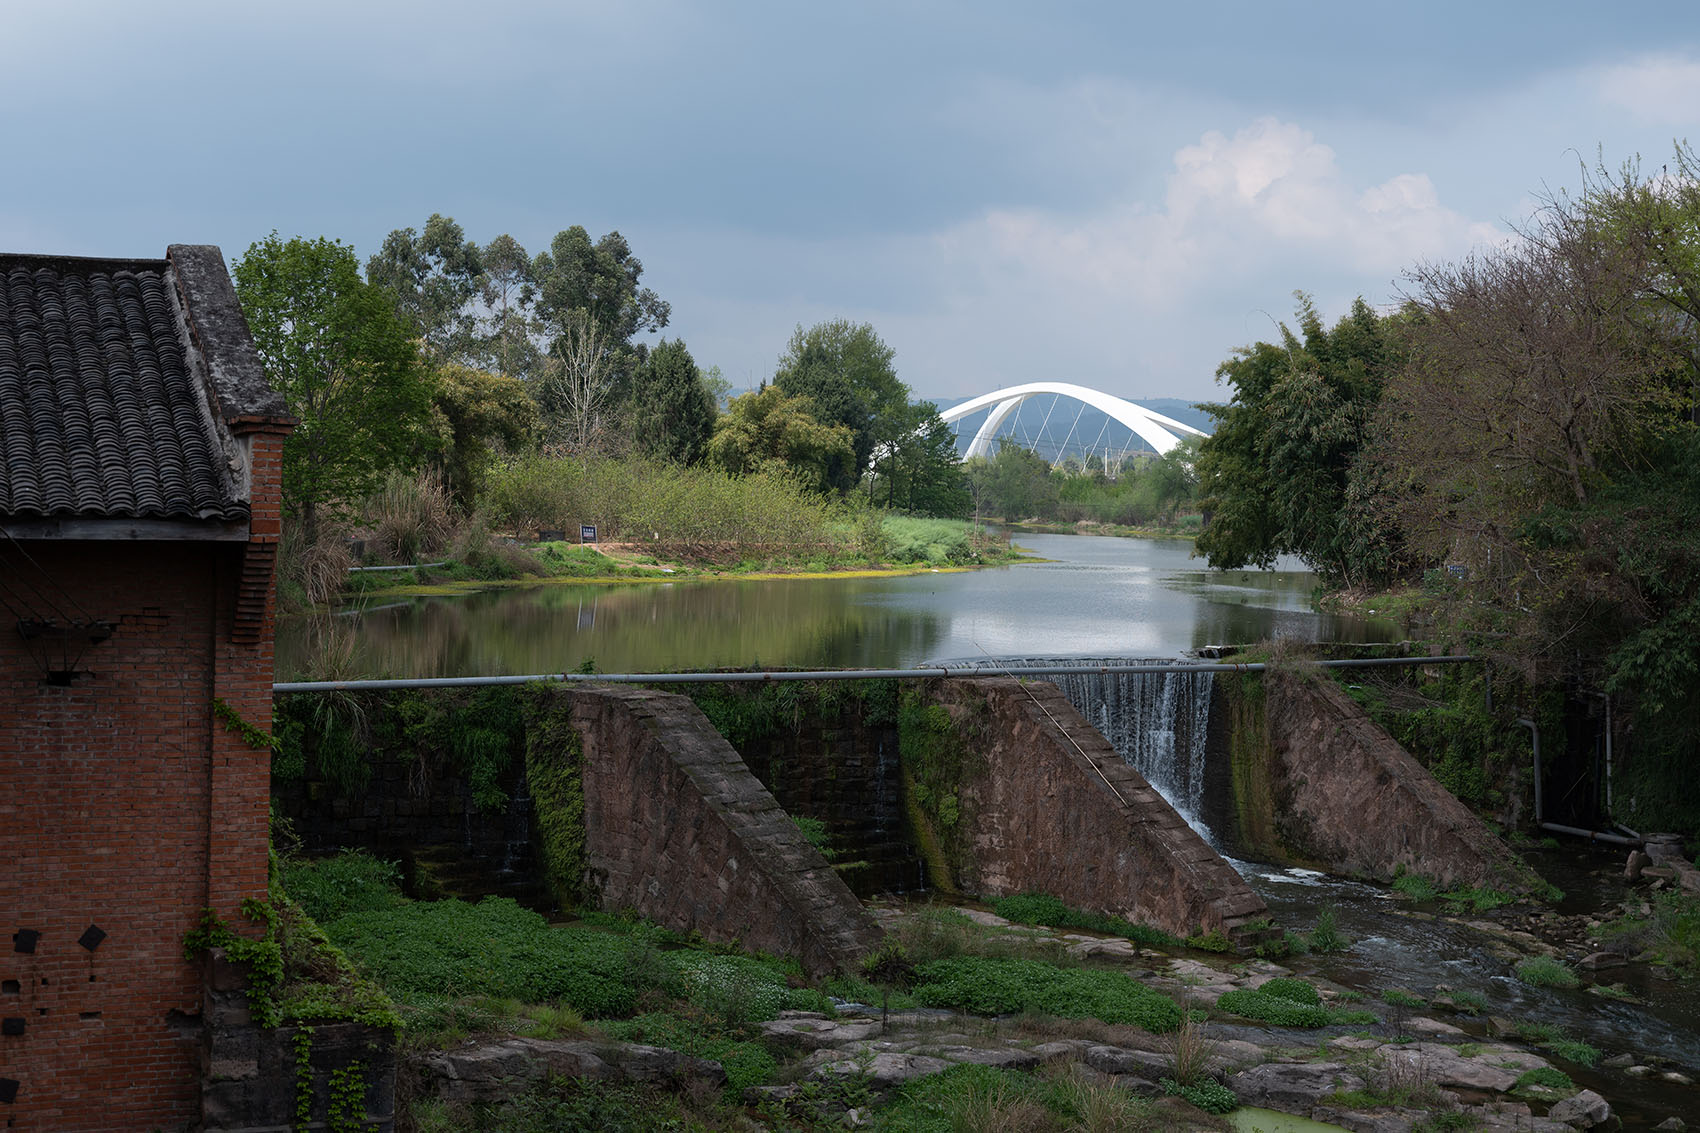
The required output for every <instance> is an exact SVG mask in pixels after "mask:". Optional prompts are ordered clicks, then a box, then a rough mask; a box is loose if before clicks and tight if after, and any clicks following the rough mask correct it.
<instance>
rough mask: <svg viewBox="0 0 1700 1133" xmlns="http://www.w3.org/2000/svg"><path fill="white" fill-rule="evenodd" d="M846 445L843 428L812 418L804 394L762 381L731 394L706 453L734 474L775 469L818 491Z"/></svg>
mask: <svg viewBox="0 0 1700 1133" xmlns="http://www.w3.org/2000/svg"><path fill="white" fill-rule="evenodd" d="M852 444H853V439H852V436H851V433H850V430H849V429H847V428H845V427H844V426H843V425H829V424H826V423H823V422H821V421H817V420H816V419H815V418H814V416H813V415H812V414H811V413H810V406H809V401H808V399H807V398H802V397H790V396H787V395H786V393H785V391H783V390H781V389H780V388H779V387H777V386H767V387H765V388H763V389H761V390H759V391H757V392H755V393H746V394H744V395H743V396H742V397H735V398H733V399H732V404H731V405H730V406H729V407H728V409H727V412H726V414H725V416H723V417H721V418H720V420H719V421H718V422H716V423H715V427H714V437H713V439H712V440H711V441H709V445H708V458H709V460H710V462H711V463H713V464H714V465H715V466H716V467H718V468H721V469H723V470H724V471H726V472H729V473H731V474H732V475H734V476H742V475H745V474H748V473H751V472H757V471H777V472H781V473H788V474H790V475H793V476H795V477H796V478H797V479H798V480H800V481H801V482H802V483H804V484H805V485H807V486H808V487H810V488H812V489H814V490H815V491H822V492H824V491H828V490H830V489H831V487H832V484H831V480H830V477H831V474H832V470H833V469H834V468H837V467H840V466H841V465H842V463H843V462H844V461H846V460H849V459H850V458H851V455H852V453H853V452H854V449H853V448H852Z"/></svg>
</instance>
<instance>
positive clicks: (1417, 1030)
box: [1405, 1015, 1464, 1036]
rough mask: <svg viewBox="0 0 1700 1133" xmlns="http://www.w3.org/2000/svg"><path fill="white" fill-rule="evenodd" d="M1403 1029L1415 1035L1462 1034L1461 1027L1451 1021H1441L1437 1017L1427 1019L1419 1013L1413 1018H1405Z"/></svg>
mask: <svg viewBox="0 0 1700 1133" xmlns="http://www.w3.org/2000/svg"><path fill="white" fill-rule="evenodd" d="M1405 1029H1406V1030H1407V1031H1410V1032H1411V1033H1412V1034H1417V1035H1453V1036H1459V1035H1462V1034H1464V1029H1463V1028H1462V1027H1454V1026H1453V1025H1452V1024H1451V1023H1442V1022H1441V1021H1440V1020H1439V1019H1429V1018H1426V1017H1424V1016H1421V1015H1419V1016H1417V1017H1416V1018H1414V1019H1407V1020H1405Z"/></svg>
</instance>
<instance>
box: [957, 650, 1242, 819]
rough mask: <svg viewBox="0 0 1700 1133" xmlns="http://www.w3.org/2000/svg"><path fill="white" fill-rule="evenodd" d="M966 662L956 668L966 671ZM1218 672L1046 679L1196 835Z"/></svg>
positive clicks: (1120, 662)
mask: <svg viewBox="0 0 1700 1133" xmlns="http://www.w3.org/2000/svg"><path fill="white" fill-rule="evenodd" d="M1173 661H1174V659H1173V658H1167V657H1164V658H1151V659H1141V658H1133V657H1105V658H1098V657H1067V658H1064V657H1010V658H998V659H995V660H990V659H982V660H980V661H978V662H976V663H974V664H975V667H977V668H982V669H985V670H986V671H988V672H1005V671H1007V672H1008V673H1009V674H1010V675H1012V676H1017V677H1019V676H1020V675H1021V670H1022V669H1023V668H1024V667H1031V666H1037V665H1055V664H1063V663H1066V664H1070V665H1103V666H1105V667H1106V668H1109V669H1111V670H1114V669H1115V668H1117V667H1118V666H1133V665H1164V664H1171V663H1173ZM960 663H961V662H953V664H960ZM1215 676H1216V675H1215V674H1214V673H1193V672H1178V673H1116V672H1113V671H1112V672H1109V673H1067V674H1060V675H1052V676H1046V677H1044V678H1043V679H1044V680H1047V681H1051V682H1053V683H1054V684H1055V685H1056V686H1057V687H1058V688H1059V689H1061V690H1062V694H1063V695H1064V696H1065V697H1067V698H1068V702H1069V703H1070V704H1072V705H1074V707H1075V708H1076V709H1078V710H1079V712H1080V714H1081V715H1082V716H1084V717H1086V719H1087V721H1088V722H1090V723H1091V724H1092V725H1093V726H1094V727H1096V728H1097V729H1098V731H1099V732H1101V733H1103V736H1104V738H1105V739H1106V740H1108V741H1109V742H1110V746H1111V747H1113V748H1115V749H1116V752H1117V753H1118V754H1119V755H1120V756H1121V757H1122V759H1124V760H1126V761H1127V763H1128V765H1129V766H1130V767H1132V768H1133V769H1134V770H1135V771H1138V772H1139V773H1140V774H1141V775H1143V776H1144V777H1145V781H1146V782H1148V783H1150V784H1151V785H1152V786H1153V787H1155V788H1156V789H1157V791H1158V792H1159V793H1160V794H1161V795H1162V796H1163V798H1165V799H1166V800H1168V803H1169V805H1170V806H1172V807H1174V808H1175V810H1177V811H1178V812H1180V815H1181V817H1182V818H1184V819H1186V821H1187V824H1188V825H1189V826H1191V827H1192V828H1193V829H1194V830H1196V831H1198V832H1199V833H1200V834H1202V835H1204V837H1205V838H1206V839H1207V840H1209V841H1211V842H1212V843H1214V842H1215V838H1214V836H1213V834H1212V833H1211V831H1209V830H1208V829H1207V828H1206V825H1205V821H1204V812H1205V797H1204V792H1205V778H1206V776H1205V754H1206V749H1207V746H1208V744H1207V738H1208V736H1209V731H1210V695H1211V690H1212V688H1213V687H1214V682H1215Z"/></svg>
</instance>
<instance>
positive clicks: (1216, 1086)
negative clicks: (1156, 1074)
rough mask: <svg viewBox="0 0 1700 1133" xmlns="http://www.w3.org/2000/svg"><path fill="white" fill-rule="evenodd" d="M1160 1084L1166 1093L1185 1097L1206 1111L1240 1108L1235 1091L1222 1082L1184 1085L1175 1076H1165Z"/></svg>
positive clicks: (1218, 1111)
mask: <svg viewBox="0 0 1700 1133" xmlns="http://www.w3.org/2000/svg"><path fill="white" fill-rule="evenodd" d="M1160 1084H1161V1085H1162V1087H1163V1092H1164V1093H1167V1094H1172V1095H1173V1096H1175V1097H1178V1098H1183V1099H1185V1100H1186V1101H1188V1102H1190V1103H1192V1104H1193V1105H1195V1106H1197V1107H1198V1108H1199V1109H1202V1110H1203V1111H1204V1112H1205V1113H1231V1112H1232V1111H1233V1110H1235V1109H1238V1108H1239V1104H1240V1099H1239V1098H1237V1097H1235V1096H1234V1091H1232V1090H1230V1089H1228V1087H1226V1086H1224V1085H1222V1084H1221V1083H1220V1082H1199V1083H1198V1084H1197V1085H1193V1086H1183V1085H1181V1084H1180V1083H1179V1082H1177V1081H1175V1080H1174V1079H1173V1078H1164V1079H1163V1080H1162V1082H1161V1083H1160Z"/></svg>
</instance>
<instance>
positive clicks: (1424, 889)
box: [1393, 873, 1440, 902]
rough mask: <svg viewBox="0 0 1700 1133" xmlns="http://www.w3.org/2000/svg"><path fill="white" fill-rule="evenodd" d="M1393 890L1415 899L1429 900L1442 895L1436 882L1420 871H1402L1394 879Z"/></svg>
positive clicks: (1418, 900) (1419, 900)
mask: <svg viewBox="0 0 1700 1133" xmlns="http://www.w3.org/2000/svg"><path fill="white" fill-rule="evenodd" d="M1393 890H1394V892H1396V893H1403V894H1404V895H1405V896H1407V897H1409V898H1410V899H1411V900H1413V901H1417V902H1428V901H1432V900H1434V899H1435V898H1436V897H1438V896H1440V889H1439V887H1438V886H1436V885H1435V883H1434V882H1433V881H1432V880H1431V879H1429V878H1427V877H1424V876H1423V875H1422V874H1420V873H1402V874H1400V875H1399V876H1398V877H1395V878H1394V879H1393Z"/></svg>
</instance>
